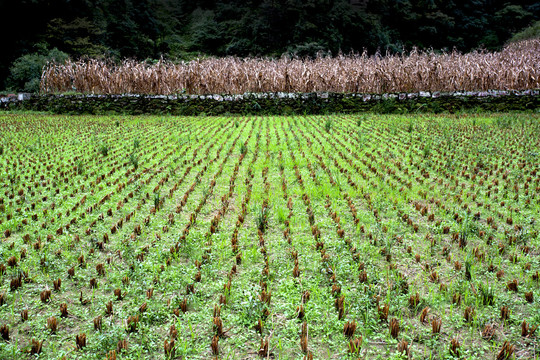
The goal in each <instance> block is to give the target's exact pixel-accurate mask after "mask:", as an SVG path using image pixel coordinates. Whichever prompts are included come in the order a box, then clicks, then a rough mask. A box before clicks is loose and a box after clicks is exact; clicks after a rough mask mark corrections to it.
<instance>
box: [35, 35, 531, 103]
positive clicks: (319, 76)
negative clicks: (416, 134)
mask: <svg viewBox="0 0 540 360" xmlns="http://www.w3.org/2000/svg"><path fill="white" fill-rule="evenodd" d="M539 63H540V40H528V41H523V42H520V43H515V44H510V45H508V46H506V47H505V48H503V49H502V50H501V51H499V52H494V53H489V52H478V51H475V52H471V53H467V54H460V53H458V52H451V53H442V54H440V53H439V54H438V53H435V52H433V51H430V52H420V51H417V50H413V51H411V52H410V53H408V54H402V55H399V54H398V55H393V54H380V53H378V54H375V55H373V56H368V55H367V54H366V53H363V54H361V55H360V54H351V55H340V56H337V57H334V58H330V57H324V56H322V57H317V58H315V59H299V58H293V59H290V58H286V57H284V58H281V59H266V58H234V57H227V58H204V59H197V60H193V61H189V62H181V63H178V64H175V63H172V62H169V61H159V62H157V63H155V64H152V65H149V64H147V63H143V62H136V61H134V60H125V61H124V62H122V63H121V64H115V63H112V62H110V61H104V60H96V59H90V60H80V61H67V62H66V63H64V64H50V65H49V66H48V67H46V68H45V69H44V71H43V74H42V76H41V84H40V87H41V92H42V93H65V92H73V91H74V92H76V93H85V94H126V93H131V94H146V95H147V94H161V95H175V94H180V93H186V94H244V93H246V92H255V93H260V92H288V93H289V92H294V93H306V92H337V93H378V94H380V93H397V92H420V91H443V92H456V91H488V90H494V89H496V90H530V89H538V88H540V67H539V66H538V64H539Z"/></svg>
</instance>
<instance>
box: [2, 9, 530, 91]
mask: <svg viewBox="0 0 540 360" xmlns="http://www.w3.org/2000/svg"><path fill="white" fill-rule="evenodd" d="M0 11H1V12H2V14H9V17H10V19H11V20H12V21H11V22H10V23H15V24H19V25H18V26H17V27H16V28H14V27H11V26H10V25H8V23H7V22H2V24H3V25H0V26H4V28H3V29H2V33H3V34H4V38H3V48H2V52H1V53H0V87H1V86H2V85H4V86H6V87H9V88H13V89H16V90H20V89H22V88H24V86H23V87H21V84H20V83H17V82H16V81H12V80H13V79H10V80H9V81H7V82H6V79H7V78H8V75H9V73H10V67H11V66H12V65H11V64H13V62H14V61H15V60H16V59H18V58H20V57H21V56H23V55H26V54H31V53H33V54H34V55H35V54H37V55H38V56H45V55H46V54H47V53H48V51H49V49H54V48H57V49H58V50H60V51H62V52H65V53H66V54H68V55H70V56H71V57H72V58H75V59H77V58H79V57H81V56H91V57H102V56H105V57H113V58H118V59H121V58H125V57H134V58H138V59H157V58H159V57H161V56H164V57H166V58H184V59H186V58H191V57H193V56H196V55H198V54H208V55H217V56H225V55H237V56H249V55H251V56H260V55H270V56H281V55H282V54H283V53H289V54H293V55H299V56H311V55H314V54H316V53H317V52H319V51H323V52H328V51H329V52H331V53H332V54H337V53H338V52H340V51H342V52H344V53H348V52H350V51H357V52H361V51H363V50H364V49H367V50H368V51H370V52H371V53H373V52H375V51H376V50H377V49H381V50H382V51H384V50H385V49H388V50H391V51H401V49H403V48H405V49H409V50H410V49H411V48H412V47H413V46H418V47H420V48H429V47H433V48H435V49H448V50H451V49H452V48H454V47H455V48H457V49H458V50H461V51H466V50H470V49H472V48H477V47H480V46H483V47H486V48H488V49H495V48H498V47H500V46H501V45H502V44H503V43H504V42H505V41H506V40H507V39H509V38H510V37H511V35H512V34H513V33H516V32H518V31H520V30H521V29H523V28H525V27H527V26H529V25H531V24H532V23H533V22H534V21H535V20H538V19H540V5H539V3H538V2H536V1H534V0H519V1H512V2H507V1H506V0H505V1H503V0H472V1H470V0H469V1H462V0H451V1H440V0H399V1H389V0H355V1H347V0H312V1H299V0H251V1H238V0H220V1H208V0H195V1H186V0H180V1H173V0H142V1H132V0H98V1H89V0H51V1H31V0H21V1H9V2H8V1H6V2H2V5H0Z"/></svg>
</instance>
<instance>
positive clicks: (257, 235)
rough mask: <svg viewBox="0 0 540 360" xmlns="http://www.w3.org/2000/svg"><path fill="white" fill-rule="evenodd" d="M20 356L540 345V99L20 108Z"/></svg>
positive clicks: (511, 350) (9, 353)
mask: <svg viewBox="0 0 540 360" xmlns="http://www.w3.org/2000/svg"><path fill="white" fill-rule="evenodd" d="M0 134H1V136H0V168H1V172H0V176H1V182H0V184H1V185H0V186H1V189H0V230H1V233H0V235H2V238H1V239H2V242H1V247H0V305H1V306H0V335H1V337H2V338H1V339H0V358H1V359H20V358H37V357H39V358H40V359H53V358H63V357H65V358H67V359H104V358H108V359H164V358H174V359H210V358H213V357H217V358H219V359H254V358H257V357H259V356H260V357H262V358H276V359H312V358H313V359H349V358H350V359H356V358H365V359H388V358H407V354H408V356H409V357H410V358H416V359H446V358H459V357H460V358H464V359H465V358H467V359H500V360H502V359H510V358H514V357H515V358H519V359H532V358H536V357H538V356H540V346H539V345H538V344H539V342H538V338H539V334H540V330H538V331H536V327H537V326H538V325H540V306H539V302H538V301H539V299H540V286H539V276H540V274H539V271H540V258H539V250H540V237H539V230H540V226H539V215H540V119H539V116H538V115H528V114H512V115H508V114H494V115H474V114H472V115H446V116H435V115H423V116H412V115H411V116H376V115H354V116H353V115H347V116H338V115H335V116H307V117H300V116H298V117H266V118H265V117H215V118H213V117H193V118H185V117H123V116H118V117H98V116H52V115H38V114H3V115H0Z"/></svg>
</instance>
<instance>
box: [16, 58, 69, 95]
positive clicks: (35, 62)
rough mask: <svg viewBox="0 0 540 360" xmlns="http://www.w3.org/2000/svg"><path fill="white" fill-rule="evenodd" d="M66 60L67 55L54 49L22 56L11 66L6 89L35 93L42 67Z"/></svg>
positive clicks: (37, 90)
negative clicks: (49, 63)
mask: <svg viewBox="0 0 540 360" xmlns="http://www.w3.org/2000/svg"><path fill="white" fill-rule="evenodd" d="M67 59H68V55H67V54H66V53H64V52H62V51H60V50H58V49H56V48H54V49H52V50H49V51H47V50H46V49H43V50H41V51H38V52H35V53H32V54H27V55H23V56H21V57H20V58H18V59H16V60H15V61H14V62H13V64H12V65H11V67H10V69H9V70H10V75H9V77H8V79H7V87H8V89H10V90H11V91H23V92H31V93H37V92H39V82H40V80H41V72H42V70H43V67H44V66H45V65H47V63H48V62H58V63H62V62H64V61H66V60H67Z"/></svg>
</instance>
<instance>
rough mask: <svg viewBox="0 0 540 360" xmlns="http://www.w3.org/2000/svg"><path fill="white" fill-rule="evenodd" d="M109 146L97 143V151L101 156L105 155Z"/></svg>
mask: <svg viewBox="0 0 540 360" xmlns="http://www.w3.org/2000/svg"><path fill="white" fill-rule="evenodd" d="M109 150H110V147H109V145H107V144H101V145H99V152H100V153H101V155H103V156H107V155H108V154H109Z"/></svg>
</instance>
